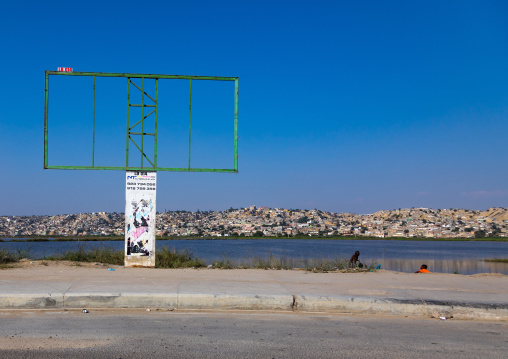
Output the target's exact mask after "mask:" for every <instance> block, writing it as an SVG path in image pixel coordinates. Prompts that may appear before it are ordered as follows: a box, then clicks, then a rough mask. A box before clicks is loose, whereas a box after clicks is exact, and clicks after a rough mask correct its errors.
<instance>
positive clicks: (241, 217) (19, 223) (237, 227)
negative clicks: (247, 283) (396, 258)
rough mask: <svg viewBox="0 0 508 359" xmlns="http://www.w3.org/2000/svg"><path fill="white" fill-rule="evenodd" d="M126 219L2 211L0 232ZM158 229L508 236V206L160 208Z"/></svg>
mask: <svg viewBox="0 0 508 359" xmlns="http://www.w3.org/2000/svg"><path fill="white" fill-rule="evenodd" d="M124 219H125V215H124V214H123V213H116V212H114V213H106V212H96V213H79V214H65V215H55V216H0V236H1V237H24V236H59V237H60V236H74V237H76V236H113V235H115V236H121V235H123V234H124V231H125V228H124ZM156 229H157V232H156V235H157V236H162V237H166V236H167V237H234V238H237V237H264V236H270V237H295V236H311V237H332V236H356V237H378V238H388V237H406V238H475V237H476V238H479V237H508V209H507V208H490V209H488V210H486V211H477V210H468V209H429V208H405V209H396V210H386V211H379V212H376V213H373V214H365V215H364V214H352V213H333V212H326V211H321V210H317V209H313V210H300V209H283V208H268V207H259V208H258V207H257V206H250V207H248V208H241V209H234V208H230V209H228V210H224V211H196V212H189V211H169V212H159V213H157V219H156Z"/></svg>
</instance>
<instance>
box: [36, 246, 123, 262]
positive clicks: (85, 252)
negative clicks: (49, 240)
mask: <svg viewBox="0 0 508 359" xmlns="http://www.w3.org/2000/svg"><path fill="white" fill-rule="evenodd" d="M44 259H46V260H61V261H73V262H98V263H104V264H113V265H123V262H124V260H123V259H124V254H123V251H118V250H114V249H111V248H108V247H103V246H99V247H96V248H92V249H86V248H85V246H79V247H78V249H77V250H69V251H66V252H64V253H63V254H60V255H55V256H52V257H47V258H44Z"/></svg>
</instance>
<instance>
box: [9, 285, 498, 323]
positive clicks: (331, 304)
mask: <svg viewBox="0 0 508 359" xmlns="http://www.w3.org/2000/svg"><path fill="white" fill-rule="evenodd" d="M75 308H96V309H98V308H108V309H112V308H171V309H183V310H185V309H193V310H258V311H298V312H330V313H333V312H336V313H337V312H341V313H344V312H346V313H356V314H371V315H396V316H426V317H436V318H439V317H443V318H446V319H449V318H452V317H453V318H455V319H466V320H500V321H501V320H503V321H506V320H508V305H507V304H483V303H466V302H440V301H432V300H401V299H391V298H390V299H386V298H384V299H377V298H370V297H347V296H333V297H331V296H309V295H225V294H176V293H175V294H167V293H156V294H146V293H129V294H128V295H122V294H119V293H103V292H102V293H90V294H77V293H76V294H64V293H48V295H46V296H41V295H40V294H3V295H0V309H4V310H5V309H75Z"/></svg>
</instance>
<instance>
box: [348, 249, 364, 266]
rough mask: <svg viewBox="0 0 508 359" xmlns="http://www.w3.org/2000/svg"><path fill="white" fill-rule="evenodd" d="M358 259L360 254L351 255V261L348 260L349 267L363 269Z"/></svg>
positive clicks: (357, 252)
mask: <svg viewBox="0 0 508 359" xmlns="http://www.w3.org/2000/svg"><path fill="white" fill-rule="evenodd" d="M358 257H360V252H359V251H356V252H355V254H353V255H352V256H351V259H350V260H349V265H350V266H351V267H360V268H362V267H363V264H362V262H360V260H359V259H358Z"/></svg>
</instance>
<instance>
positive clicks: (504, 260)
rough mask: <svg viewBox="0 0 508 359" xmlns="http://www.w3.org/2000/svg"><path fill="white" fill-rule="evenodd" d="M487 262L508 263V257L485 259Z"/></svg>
mask: <svg viewBox="0 0 508 359" xmlns="http://www.w3.org/2000/svg"><path fill="white" fill-rule="evenodd" d="M485 262H492V263H508V259H503V258H499V259H495V258H494V259H485Z"/></svg>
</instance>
